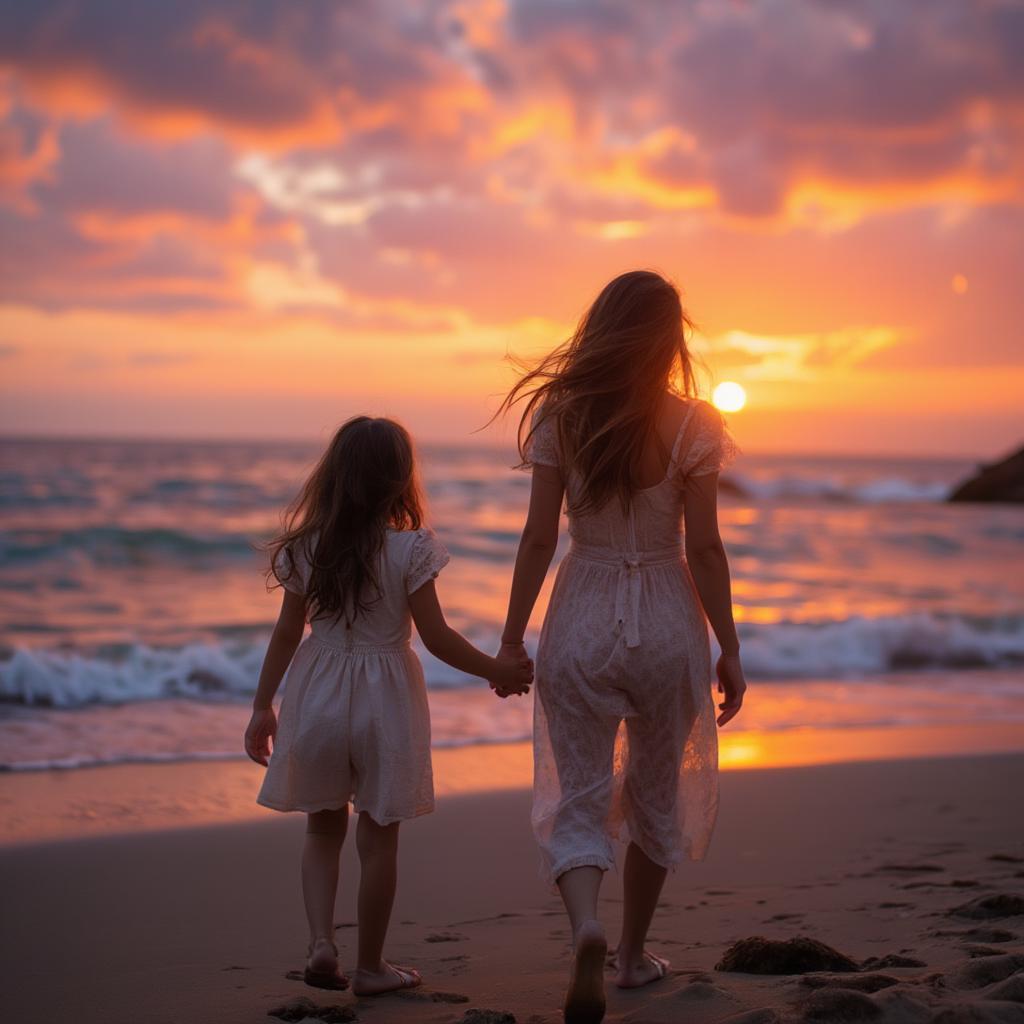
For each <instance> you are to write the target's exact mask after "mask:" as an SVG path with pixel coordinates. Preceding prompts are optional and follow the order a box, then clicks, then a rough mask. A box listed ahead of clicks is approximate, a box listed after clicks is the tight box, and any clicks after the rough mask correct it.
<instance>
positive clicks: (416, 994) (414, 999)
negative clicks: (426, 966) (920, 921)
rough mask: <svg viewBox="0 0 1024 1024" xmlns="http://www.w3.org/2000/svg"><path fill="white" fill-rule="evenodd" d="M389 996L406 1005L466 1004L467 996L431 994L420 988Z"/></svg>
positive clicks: (404, 990)
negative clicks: (402, 1000) (403, 1001)
mask: <svg viewBox="0 0 1024 1024" xmlns="http://www.w3.org/2000/svg"><path fill="white" fill-rule="evenodd" d="M390 994H391V995H394V996H397V997H398V998H399V999H404V1000H405V1001H406V1002H407V1003H468V1002H469V996H464V995H463V994H462V993H461V992H431V991H429V990H427V989H422V988H410V989H402V990H399V991H398V992H392V993H390Z"/></svg>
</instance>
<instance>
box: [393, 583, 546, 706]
mask: <svg viewBox="0 0 1024 1024" xmlns="http://www.w3.org/2000/svg"><path fill="white" fill-rule="evenodd" d="M409 610H410V611H411V612H412V618H413V622H415V623H416V631H417V632H418V633H419V635H420V639H421V640H422V641H423V646H424V647H426V649H427V650H428V651H430V653H431V654H432V655H434V657H435V658H440V659H441V661H443V662H446V663H447V664H449V665H451V666H452V668H457V669H458V670H459V671H460V672H468V673H469V674H470V675H472V676H480V677H481V678H482V679H488V680H494V681H495V682H498V683H500V684H501V685H502V686H503V687H507V688H509V689H513V690H516V691H518V692H520V693H525V692H526V691H527V690H529V688H530V683H532V682H533V664H532V662H531V661H530V659H529V658H528V657H527V656H526V653H525V651H524V652H523V653H522V656H521V657H518V658H516V659H514V660H512V659H510V660H508V661H506V662H501V663H499V662H498V661H497V660H496V659H495V658H492V657H490V655H487V654H484V652H483V651H480V650H478V649H477V648H476V647H474V646H473V645H472V644H471V643H470V642H469V641H468V640H467V639H466V638H465V637H464V636H463V635H462V634H461V633H459V632H458V631H457V630H454V629H452V627H451V626H449V625H448V623H447V622H446V621H445V617H444V612H443V611H442V610H441V602H440V601H438V599H437V588H436V587H435V586H434V581H433V580H432V579H430V580H427V582H426V583H424V584H423V586H421V587H418V588H417V589H416V590H414V591H413V592H412V593H411V594H410V595H409Z"/></svg>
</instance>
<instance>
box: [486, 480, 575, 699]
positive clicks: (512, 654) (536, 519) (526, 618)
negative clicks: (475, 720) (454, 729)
mask: <svg viewBox="0 0 1024 1024" xmlns="http://www.w3.org/2000/svg"><path fill="white" fill-rule="evenodd" d="M564 494H565V485H564V484H563V482H562V474H561V473H560V472H559V470H558V468H557V467H556V466H547V465H542V464H538V465H534V467H533V481H532V484H531V487H530V508H529V511H528V512H527V515H526V525H525V526H524V527H523V534H522V537H521V538H520V539H519V550H518V551H517V552H516V566H515V570H514V572H513V574H512V590H511V592H510V593H509V599H508V613H507V615H506V616H505V628H504V629H503V630H502V633H501V650H500V651H499V652H498V659H499V660H504V659H506V658H516V657H519V656H520V655H521V653H522V651H523V638H524V636H525V635H526V627H527V626H528V625H529V623H530V616H531V615H532V614H533V606H534V605H535V604H536V603H537V595H538V594H539V593H540V588H541V587H542V586H543V585H544V577H545V576H546V575H547V572H548V569H549V567H550V566H551V559H552V558H554V556H555V549H556V548H557V547H558V524H559V520H560V518H561V515H562V498H563V496H564ZM499 696H507V694H502V693H501V692H500V690H499Z"/></svg>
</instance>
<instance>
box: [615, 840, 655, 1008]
mask: <svg viewBox="0 0 1024 1024" xmlns="http://www.w3.org/2000/svg"><path fill="white" fill-rule="evenodd" d="M667 875H668V869H667V868H665V867H662V865H661V864H656V863H655V862H654V861H653V860H651V858H650V857H648V856H647V854H646V853H644V851H643V850H641V849H640V847H639V846H637V845H636V843H630V844H629V849H628V850H627V851H626V865H625V868H624V870H623V879H622V881H623V886H622V887H623V905H622V938H621V939H620V940H619V951H618V961H619V969H618V974H617V976H616V978H615V982H616V984H617V985H619V986H620V987H621V988H636V987H638V986H640V985H646V984H647V983H648V982H651V981H657V980H658V979H659V978H663V977H664V976H665V969H666V968H667V967H668V962H667V961H664V960H662V959H661V958H660V957H655V956H654V955H653V954H652V953H647V952H646V950H645V949H644V945H645V943H646V942H647V930H648V929H649V928H650V926H651V920H652V919H653V917H654V911H655V908H656V907H657V906H658V899H659V898H660V896H661V890H662V887H663V886H664V884H665V878H666V876H667Z"/></svg>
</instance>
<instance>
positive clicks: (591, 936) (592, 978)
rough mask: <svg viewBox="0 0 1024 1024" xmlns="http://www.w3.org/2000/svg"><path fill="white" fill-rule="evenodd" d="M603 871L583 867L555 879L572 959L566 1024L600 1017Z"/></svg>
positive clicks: (602, 1001) (605, 947)
mask: <svg viewBox="0 0 1024 1024" xmlns="http://www.w3.org/2000/svg"><path fill="white" fill-rule="evenodd" d="M603 878H604V871H602V870H601V869H600V868H596V867H592V866H591V865H585V866H584V867H579V868H571V869H570V870H569V871H566V872H565V874H563V875H560V876H559V878H558V889H559V892H561V894H562V901H563V902H564V903H565V909H566V911H567V912H568V914H569V921H570V922H571V924H572V940H573V959H572V971H571V973H570V976H569V990H568V992H566V996H565V1011H564V1013H565V1022H566V1024H597V1022H599V1021H600V1020H602V1019H603V1017H604V1007H605V999H604V960H605V955H606V954H607V952H608V942H607V940H606V939H605V935H604V926H603V925H602V924H601V922H600V921H598V920H597V897H598V894H599V892H600V891H601V881H602V879H603Z"/></svg>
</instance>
